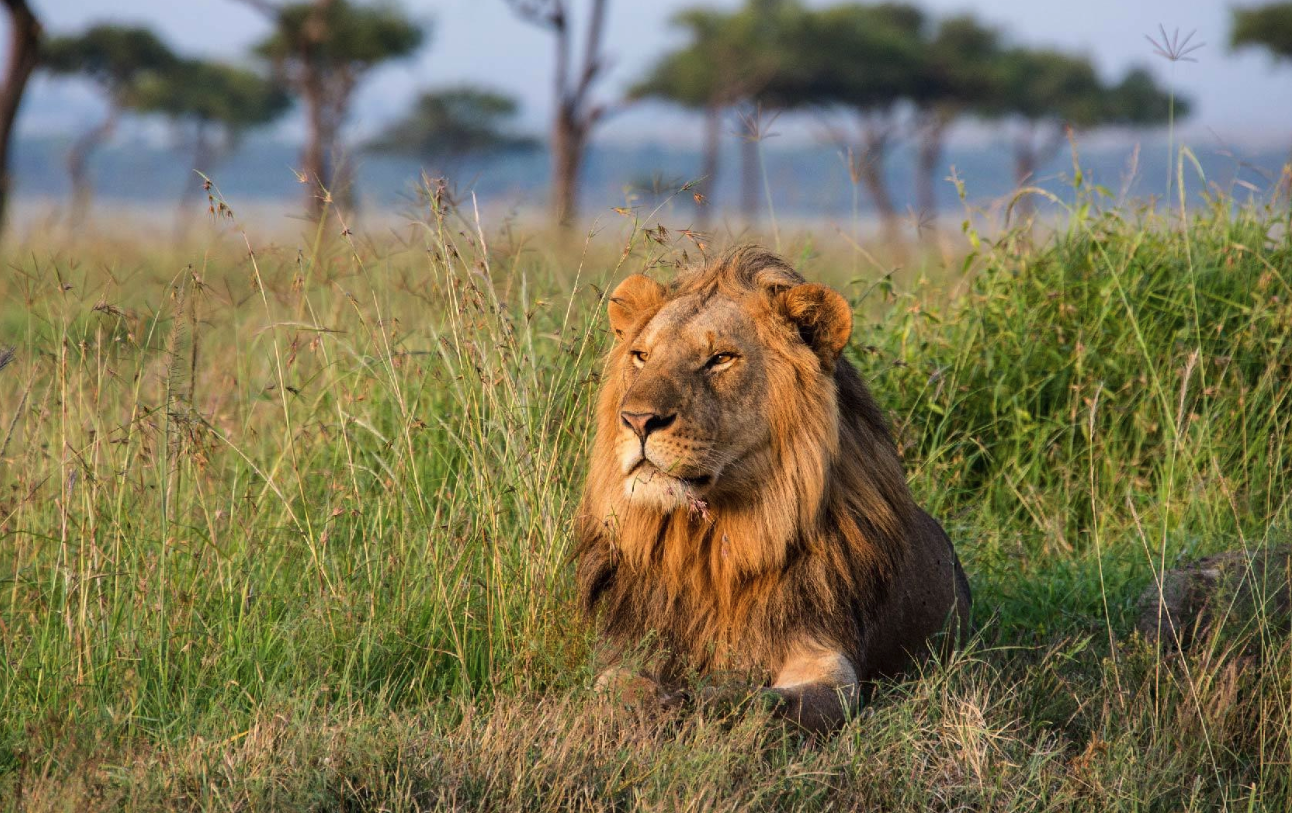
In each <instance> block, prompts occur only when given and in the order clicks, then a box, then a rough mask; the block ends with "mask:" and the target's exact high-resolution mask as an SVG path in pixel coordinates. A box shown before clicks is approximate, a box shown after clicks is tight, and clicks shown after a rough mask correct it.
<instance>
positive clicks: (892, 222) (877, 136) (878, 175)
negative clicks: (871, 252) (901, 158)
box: [858, 126, 900, 245]
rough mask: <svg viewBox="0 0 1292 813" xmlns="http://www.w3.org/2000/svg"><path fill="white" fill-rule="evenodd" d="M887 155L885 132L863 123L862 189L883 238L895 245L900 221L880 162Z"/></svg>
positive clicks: (886, 134) (883, 160)
mask: <svg viewBox="0 0 1292 813" xmlns="http://www.w3.org/2000/svg"><path fill="white" fill-rule="evenodd" d="M887 158H888V133H887V132H886V131H884V130H881V129H880V128H879V127H878V126H867V127H865V128H864V130H863V133H862V144H861V163H860V166H859V167H858V170H859V171H858V174H859V175H860V177H861V182H862V184H863V185H864V186H865V187H866V193H867V194H869V195H870V199H871V201H872V202H873V203H874V204H875V211H876V212H878V213H879V220H880V223H881V225H882V227H883V231H884V239H885V240H886V241H888V243H889V244H890V245H896V243H897V240H898V238H899V236H900V224H899V223H898V218H897V207H896V206H895V205H893V196H892V194H890V193H889V191H888V178H887V177H886V176H885V175H884V166H885V163H886V161H887Z"/></svg>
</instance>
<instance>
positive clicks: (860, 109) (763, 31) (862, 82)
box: [631, 0, 1187, 232]
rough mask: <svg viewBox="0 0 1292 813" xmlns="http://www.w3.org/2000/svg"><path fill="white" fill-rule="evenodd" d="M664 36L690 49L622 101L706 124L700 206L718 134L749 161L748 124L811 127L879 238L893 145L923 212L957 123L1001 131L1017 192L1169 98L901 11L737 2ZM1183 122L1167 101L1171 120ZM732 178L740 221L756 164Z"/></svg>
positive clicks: (1144, 119) (977, 26) (1164, 106)
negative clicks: (979, 123)
mask: <svg viewBox="0 0 1292 813" xmlns="http://www.w3.org/2000/svg"><path fill="white" fill-rule="evenodd" d="M675 22H676V24H677V25H678V26H679V27H681V28H683V29H684V30H685V31H686V33H687V34H688V42H686V44H684V45H683V46H682V47H681V48H679V49H678V50H676V51H674V52H672V53H669V54H666V55H665V56H664V57H663V58H661V60H660V61H659V62H658V63H656V65H655V66H654V68H653V70H652V71H651V72H650V73H649V74H648V75H647V76H646V77H645V78H644V79H643V80H642V81H641V82H640V83H638V84H637V85H636V86H634V87H633V88H632V91H631V94H632V95H633V96H634V97H636V98H654V99H662V100H665V101H670V102H674V103H676V104H679V105H681V106H683V107H687V108H690V109H693V110H699V111H702V112H703V113H704V116H705V133H706V135H705V138H704V144H705V153H706V155H705V158H704V161H703V167H704V170H703V173H704V175H705V176H706V182H705V185H704V188H705V189H706V190H707V191H708V194H709V197H710V199H711V198H712V190H713V188H714V185H715V180H716V176H717V173H718V151H719V136H718V133H719V132H720V131H721V130H722V128H723V126H724V125H723V121H724V120H726V121H727V123H728V124H727V126H729V127H733V126H734V128H735V129H744V130H746V132H744V133H742V137H743V140H744V143H745V149H746V150H752V149H755V146H754V141H755V140H756V138H757V133H754V132H748V130H749V129H750V128H749V126H748V124H747V123H748V122H750V121H751V120H753V118H754V117H755V116H756V115H758V114H761V115H764V116H765V115H767V114H768V113H772V114H775V113H778V112H781V111H789V110H798V111H807V112H811V113H812V114H814V115H815V116H816V117H817V119H818V120H819V121H820V122H821V123H822V125H823V126H824V128H825V130H826V132H827V134H828V137H829V138H830V140H831V141H833V142H835V143H836V144H837V145H838V146H839V147H840V150H841V152H842V153H843V154H844V155H846V157H847V159H848V167H849V171H850V173H851V174H852V177H853V178H854V180H855V181H856V182H857V183H858V184H860V185H861V186H862V187H864V189H865V190H866V192H867V194H868V196H869V198H870V200H871V202H872V204H873V205H874V207H875V210H876V211H877V212H878V214H879V216H880V218H881V219H882V220H883V222H884V225H885V227H886V228H887V229H888V230H889V231H890V232H891V231H893V230H895V229H896V228H897V221H898V211H897V207H896V205H895V203H894V198H893V195H892V193H891V190H890V189H889V186H888V180H887V174H886V168H887V161H888V158H889V156H890V154H891V152H892V149H893V147H894V145H895V144H896V143H897V142H899V141H901V140H904V139H908V138H909V139H913V140H915V142H916V143H917V150H916V174H917V179H916V188H917V194H916V199H917V201H918V205H919V207H920V209H921V210H924V211H927V212H933V211H935V210H936V182H937V175H938V173H940V172H941V171H942V169H943V167H942V153H943V145H944V142H945V138H946V134H947V132H948V130H949V129H950V128H951V127H952V126H953V125H954V124H955V123H956V122H957V121H959V120H960V119H962V118H965V117H970V116H973V117H976V118H978V119H981V120H984V121H995V122H1000V123H1002V124H1003V125H1005V126H1007V127H1008V129H1009V130H1010V132H1011V136H1012V138H1011V140H1012V144H1013V151H1014V167H1015V180H1016V181H1017V183H1018V184H1020V185H1023V184H1026V183H1027V182H1028V181H1029V179H1031V178H1032V177H1033V176H1034V175H1035V173H1036V170H1037V168H1038V167H1039V166H1040V165H1042V164H1043V163H1045V162H1046V161H1048V160H1049V159H1050V158H1051V157H1052V155H1053V153H1054V152H1055V150H1057V149H1058V147H1059V146H1060V145H1061V143H1062V140H1063V138H1064V136H1065V134H1066V133H1067V131H1069V130H1083V129H1088V128H1093V127H1099V126H1105V125H1117V126H1130V127H1134V126H1143V125H1150V124H1157V123H1159V122H1164V121H1165V120H1166V118H1167V112H1168V103H1169V102H1168V99H1169V95H1168V93H1167V92H1166V91H1165V90H1163V89H1161V88H1159V87H1158V86H1157V84H1156V83H1155V82H1154V80H1153V78H1152V76H1151V75H1150V74H1149V73H1148V72H1147V71H1146V70H1144V69H1142V68H1137V69H1133V70H1131V71H1130V72H1128V73H1127V74H1126V75H1125V76H1124V77H1123V78H1122V79H1121V80H1120V81H1118V82H1116V83H1112V84H1109V83H1105V82H1103V81H1102V80H1101V79H1100V77H1099V75H1098V73H1097V72H1096V70H1095V68H1094V66H1093V64H1092V63H1091V62H1090V60H1089V59H1088V58H1087V57H1084V56H1080V55H1075V54H1066V53H1062V52H1059V51H1055V50H1051V49H1036V48H1029V47H1024V46H1019V45H1013V44H1010V43H1008V42H1007V41H1006V39H1005V37H1004V35H1003V34H1002V33H1001V32H1000V31H998V30H996V29H994V28H991V27H989V26H986V25H984V24H983V23H981V22H979V21H977V20H976V19H974V18H973V17H970V16H955V17H950V18H946V19H942V20H932V19H930V18H929V17H928V16H927V15H925V14H924V13H923V12H922V11H920V9H918V8H916V7H915V6H912V5H908V4H905V3H877V4H860V3H843V4H839V5H836V6H830V7H826V8H822V9H809V8H806V7H804V6H802V5H800V4H799V3H797V2H794V1H793V0H749V2H747V3H746V5H745V6H744V7H742V8H739V9H736V10H734V11H730V12H716V11H700V10H690V11H685V12H682V13H681V14H679V15H678V16H677V17H676V19H675ZM1185 110H1187V104H1186V103H1184V102H1183V101H1181V100H1177V102H1176V111H1177V114H1180V113H1181V112H1183V111H1185ZM742 164H743V171H742V186H743V189H744V192H743V193H742V196H741V200H742V208H744V209H745V214H746V216H747V217H752V216H753V215H754V211H753V210H754V209H755V208H756V207H757V205H758V195H757V193H756V192H755V191H753V190H754V189H755V187H756V185H757V178H756V177H754V174H753V173H752V172H751V169H754V170H756V163H754V162H751V161H748V160H745V161H742Z"/></svg>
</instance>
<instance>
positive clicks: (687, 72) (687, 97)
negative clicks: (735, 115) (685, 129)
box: [628, 8, 761, 109]
mask: <svg viewBox="0 0 1292 813" xmlns="http://www.w3.org/2000/svg"><path fill="white" fill-rule="evenodd" d="M737 13H738V12H737ZM737 13H729V12H725V11H718V10H714V9H707V8H695V9H686V10H683V11H682V12H680V13H678V14H676V15H674V17H673V25H674V26H675V27H677V28H682V29H685V30H686V32H687V33H688V34H689V37H690V39H689V42H688V43H687V44H686V45H684V46H682V47H681V48H679V49H678V50H676V51H672V52H670V53H668V54H665V55H664V56H663V57H662V58H661V59H660V60H659V61H658V62H656V63H655V65H654V66H653V67H652V68H651V70H650V72H649V73H647V75H646V76H645V78H643V79H642V80H641V81H640V82H638V83H637V84H635V85H633V86H632V87H631V88H630V89H629V91H628V96H629V98H632V99H645V98H657V99H664V100H667V101H671V102H675V103H677V104H680V105H682V106H683V107H689V108H693V109H700V108H706V107H711V106H725V105H729V104H732V103H734V102H736V101H738V100H739V99H740V98H741V97H742V96H744V95H746V94H748V93H749V92H751V91H753V90H755V89H756V88H757V86H758V85H759V84H761V82H760V81H759V79H758V76H757V74H758V69H757V65H756V64H755V61H751V60H750V59H749V58H748V57H749V56H750V50H751V49H750V48H749V47H748V44H747V43H744V42H741V41H740V36H739V35H740V31H739V30H738V26H737V25H736V15H737Z"/></svg>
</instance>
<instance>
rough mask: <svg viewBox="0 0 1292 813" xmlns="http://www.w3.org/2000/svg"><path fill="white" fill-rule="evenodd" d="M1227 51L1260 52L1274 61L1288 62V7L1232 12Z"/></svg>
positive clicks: (1291, 14) (1291, 48)
mask: <svg viewBox="0 0 1292 813" xmlns="http://www.w3.org/2000/svg"><path fill="white" fill-rule="evenodd" d="M1233 14H1234V17H1233V24H1234V27H1233V30H1232V31H1231V32H1230V35H1229V44H1230V47H1231V48H1234V49H1239V48H1248V47H1252V46H1256V47H1260V48H1264V49H1265V50H1267V51H1269V52H1270V53H1271V54H1272V55H1273V56H1275V57H1276V58H1281V59H1292V3H1271V4H1269V5H1266V6H1259V7H1257V8H1236V9H1234V10H1233Z"/></svg>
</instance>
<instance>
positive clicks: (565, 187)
mask: <svg viewBox="0 0 1292 813" xmlns="http://www.w3.org/2000/svg"><path fill="white" fill-rule="evenodd" d="M234 1H235V2H242V3H243V4H245V5H248V6H251V7H252V8H254V9H256V10H258V11H259V12H260V13H262V14H263V15H264V16H265V18H266V19H267V20H268V21H269V22H270V23H271V31H270V33H269V34H268V35H267V36H266V37H265V38H264V39H263V40H262V41H261V42H259V43H258V44H257V45H256V46H255V47H254V48H253V50H252V52H251V53H250V54H248V58H247V59H246V61H245V64H230V63H223V62H215V61H206V60H198V59H193V58H189V57H186V56H183V55H180V54H177V53H175V52H174V51H173V50H172V49H171V48H170V47H169V46H168V45H167V44H166V43H165V42H163V41H162V40H161V39H159V38H158V37H157V36H156V35H155V34H153V33H152V32H150V31H149V30H147V29H146V28H139V27H128V26H120V25H107V24H103V25H96V26H93V27H91V28H89V29H88V30H86V31H83V32H81V33H78V34H73V35H63V36H55V37H46V36H45V34H44V33H43V31H42V29H41V25H40V22H39V20H37V19H36V17H35V15H34V14H33V13H32V10H31V9H30V7H29V6H28V3H27V0H3V2H4V3H5V6H6V9H7V11H8V14H9V20H10V37H9V51H8V59H7V64H6V67H5V74H4V80H3V85H2V86H0V226H2V224H3V220H4V212H5V204H6V202H7V199H8V193H9V191H10V186H11V178H10V170H9V165H10V157H9V146H10V142H11V140H12V139H11V134H12V131H13V125H14V121H15V119H16V116H17V112H18V109H19V106H20V104H21V99H22V96H23V91H24V88H25V86H26V84H27V80H28V78H29V77H30V76H31V75H32V73H33V72H34V71H36V70H41V69H43V70H46V71H48V72H50V73H52V74H58V75H65V76H77V77H80V78H82V79H86V80H89V81H90V82H91V83H92V84H93V85H94V86H95V87H96V88H97V89H98V90H99V93H100V95H101V96H102V98H103V100H104V102H105V104H106V111H107V112H106V114H105V115H104V117H103V119H102V120H101V121H99V122H96V123H95V124H94V125H93V126H91V127H89V128H87V129H86V130H85V131H83V132H82V133H81V134H80V135H79V136H78V137H77V138H76V139H75V141H74V142H73V144H72V146H71V148H70V149H69V151H68V157H67V166H68V174H69V178H70V180H71V186H72V189H73V193H72V199H73V201H72V205H71V207H70V212H71V216H72V218H73V219H74V220H75V219H77V218H79V217H81V216H82V215H83V213H84V212H85V209H86V206H87V205H88V202H89V194H90V178H89V171H88V167H89V160H90V157H91V155H92V154H93V152H94V150H95V149H97V148H98V147H99V146H100V145H101V144H102V143H103V142H104V141H105V140H106V139H107V138H108V137H109V136H110V135H111V134H112V132H113V130H114V129H115V127H116V126H117V123H118V122H119V120H120V119H121V117H122V116H123V115H126V114H131V115H138V116H160V117H164V118H166V119H168V120H169V121H171V122H172V123H173V124H174V128H175V131H176V133H177V138H178V140H179V141H180V142H181V143H182V144H184V145H186V146H185V149H186V151H187V154H188V155H189V156H190V159H189V160H188V161H187V162H186V163H191V164H192V167H191V169H194V170H198V171H202V172H209V170H210V169H211V167H213V166H214V165H215V164H216V163H217V162H218V161H219V159H220V158H221V157H222V156H224V155H227V154H228V153H229V151H230V150H231V149H232V148H233V147H234V146H235V145H236V144H237V143H238V140H239V139H240V138H241V137H242V136H243V135H244V134H246V133H247V132H249V131H251V130H254V129H256V128H261V127H265V126H267V125H270V124H272V123H274V122H276V121H278V120H279V119H280V118H281V117H282V116H283V115H284V114H286V113H287V112H288V111H289V110H291V109H292V108H293V106H295V108H297V109H298V110H300V111H301V113H302V114H303V118H304V120H305V124H306V132H307V137H306V140H305V143H304V145H303V147H302V152H301V159H300V176H301V179H302V181H303V182H304V183H306V184H307V188H308V190H309V192H308V195H307V200H308V207H309V209H310V212H311V213H312V214H313V215H315V216H319V215H321V214H322V213H323V212H324V210H325V208H326V206H327V204H328V201H329V198H330V196H332V195H333V194H334V193H344V191H345V190H346V189H347V188H348V186H349V184H348V183H347V181H346V179H345V178H344V177H343V175H344V173H342V172H339V167H341V166H342V164H341V163H340V162H339V158H340V157H341V156H342V155H343V154H344V150H343V147H344V144H343V140H344V132H345V127H346V125H347V123H348V121H349V119H350V116H351V108H352V105H353V100H354V97H355V93H356V91H357V89H358V88H359V87H360V85H361V84H362V83H363V81H364V80H365V79H366V78H367V77H368V75H369V74H370V73H371V71H372V70H373V69H374V68H376V67H377V66H379V65H382V64H385V63H387V62H390V61H392V60H397V59H403V58H408V57H411V56H412V55H414V54H416V53H417V52H418V51H419V50H420V49H421V48H423V47H425V45H426V43H427V41H428V39H429V35H430V25H429V23H428V22H418V21H414V20H412V19H411V18H410V17H409V16H408V15H407V14H406V13H405V12H403V11H401V10H400V8H399V7H398V6H396V5H392V4H380V5H369V4H365V3H362V2H359V0H298V1H297V2H281V3H279V2H275V0H234ZM504 2H506V3H507V4H508V5H509V6H510V7H511V9H512V10H513V11H514V12H515V13H516V14H517V15H518V16H519V18H520V19H523V20H525V21H527V22H530V23H532V24H534V25H535V26H537V27H539V28H542V29H544V30H546V31H547V32H548V33H549V34H550V35H551V38H552V40H551V41H552V45H553V51H552V55H553V62H554V68H555V70H554V77H555V81H554V88H553V113H552V125H551V130H550V133H549V137H548V140H547V147H548V149H549V151H550V153H551V163H552V181H551V184H552V204H551V210H552V214H553V216H554V218H555V219H556V221H557V222H558V223H561V224H563V225H569V224H572V223H574V222H576V220H577V215H578V190H579V179H580V175H581V170H582V166H583V164H584V163H585V160H586V156H587V148H588V145H589V144H590V143H591V140H592V135H593V132H594V130H595V129H596V127H597V126H598V125H599V124H600V123H601V122H603V121H604V120H605V118H606V116H607V114H608V112H609V111H610V110H612V109H613V108H614V107H615V106H616V105H626V104H631V103H633V102H636V101H640V100H645V99H655V100H663V101H666V102H670V103H673V104H676V105H679V106H681V107H683V108H685V109H687V110H691V111H694V112H696V113H698V114H700V115H701V116H702V119H703V123H704V124H703V140H702V144H703V148H702V153H703V158H702V165H701V168H700V174H701V177H702V180H701V182H700V185H699V189H698V190H697V193H696V195H695V198H696V200H697V201H703V200H705V199H706V197H707V199H708V200H709V201H710V206H711V205H712V204H711V201H712V197H713V190H714V188H715V184H716V180H717V178H718V176H719V172H720V166H719V157H720V154H721V145H722V143H723V138H724V136H725V135H729V134H731V133H733V132H734V133H735V134H736V135H737V136H738V138H739V140H740V143H741V189H742V191H741V196H740V200H741V209H742V210H743V211H744V213H745V214H746V216H747V217H750V218H752V217H754V216H755V215H756V213H757V209H758V205H759V192H758V175H759V170H758V167H759V153H758V150H759V145H758V142H759V140H760V139H761V138H763V137H765V135H766V126H767V124H766V123H767V121H768V120H770V119H772V118H774V117H775V116H776V115H778V114H780V113H783V112H800V113H807V114H809V115H811V116H812V117H813V118H814V119H815V120H816V121H817V122H819V124H820V126H821V129H822V131H823V132H824V133H825V135H826V137H827V138H828V139H829V140H830V141H832V142H834V143H836V144H837V145H838V146H839V148H840V152H841V154H843V155H844V156H845V157H846V159H847V166H848V170H849V173H850V176H851V177H852V179H853V181H854V183H855V184H856V185H857V186H858V187H859V188H862V189H864V190H865V192H866V194H867V196H868V197H869V199H870V201H871V202H872V204H873V205H874V207H875V210H876V211H877V213H878V214H879V216H880V218H881V220H882V222H883V224H884V226H885V228H886V229H888V230H889V231H895V230H896V229H897V228H898V221H899V213H898V210H897V206H896V204H895V202H894V196H893V194H892V192H891V190H890V189H889V188H888V180H887V177H888V176H887V173H886V169H887V162H888V160H889V157H890V155H891V153H892V151H893V149H894V147H895V146H896V145H897V144H899V143H902V142H910V143H912V144H913V145H914V147H915V159H916V160H915V165H916V201H917V204H918V207H919V209H920V210H921V211H924V212H933V211H935V210H936V188H937V181H938V175H939V174H940V173H941V172H943V171H944V168H943V164H944V159H943V151H944V144H945V141H946V137H947V134H948V132H949V131H950V129H951V128H952V127H953V126H955V125H956V124H957V123H958V122H960V121H961V120H963V119H965V118H975V119H977V120H980V121H983V122H993V123H996V124H998V125H999V126H1001V127H1002V128H1004V129H1005V130H1006V131H1007V132H1008V133H1009V139H1010V143H1011V145H1012V151H1013V159H1014V170H1015V180H1016V182H1017V183H1018V184H1019V186H1020V187H1021V186H1023V185H1026V184H1028V183H1029V182H1030V181H1031V179H1032V178H1033V176H1034V175H1035V173H1036V172H1037V170H1038V168H1039V167H1040V166H1042V165H1043V164H1045V163H1046V162H1047V161H1048V160H1050V158H1052V157H1053V155H1054V153H1055V152H1056V151H1057V150H1058V149H1059V147H1060V146H1061V145H1062V143H1063V139H1064V138H1065V136H1066V135H1067V134H1068V133H1071V132H1075V131H1081V130H1088V129H1092V128H1098V127H1109V126H1112V127H1143V126H1149V125H1155V124H1159V123H1162V122H1164V121H1165V120H1166V119H1167V117H1168V116H1169V115H1172V114H1173V115H1174V116H1176V117H1179V116H1182V115H1185V114H1186V113H1187V112H1188V103H1187V101H1186V100H1184V99H1178V98H1175V97H1174V96H1172V95H1171V94H1170V93H1169V91H1167V90H1166V89H1163V88H1162V87H1160V86H1159V85H1158V84H1157V83H1156V82H1155V81H1154V79H1153V78H1152V76H1151V75H1150V74H1149V72H1148V71H1146V70H1144V69H1143V68H1133V69H1131V70H1130V71H1128V72H1127V73H1126V74H1125V75H1124V76H1122V77H1121V78H1120V79H1119V80H1117V81H1115V82H1106V81H1104V80H1103V79H1101V77H1100V76H1099V74H1098V72H1097V71H1096V70H1095V68H1094V66H1093V64H1092V63H1091V61H1090V59H1089V58H1088V57H1086V56H1083V55H1080V54H1070V53H1064V52H1061V51H1057V50H1054V49H1042V48H1032V47H1027V46H1024V45H1019V44H1016V43H1012V42H1010V41H1009V40H1008V38H1007V37H1006V36H1005V35H1004V33H1003V32H1001V31H1000V30H998V29H996V28H993V27H991V26H989V25H986V24H984V23H982V22H980V21H979V20H977V19H975V18H973V17H971V16H967V15H960V16H953V17H947V18H943V19H933V18H930V17H929V16H928V15H926V14H925V13H924V12H922V11H921V10H920V9H919V8H917V7H916V6H914V5H910V4H906V3H900V2H882V3H850V2H845V3H840V4H838V5H834V6H829V7H824V8H808V7H806V6H804V5H803V4H802V3H801V2H799V0H745V4H744V5H743V6H741V7H738V8H736V9H734V10H717V9H711V8H703V7H697V8H692V9H688V10H685V11H683V12H681V13H679V14H677V15H676V16H675V17H674V20H673V22H674V25H676V26H677V27H678V28H679V29H681V31H682V32H683V33H684V34H685V36H686V41H685V42H684V43H683V44H682V45H681V46H680V47H678V48H677V49H675V50H674V51H672V52H670V53H667V54H665V55H663V56H662V57H661V58H660V59H659V60H658V62H657V63H656V64H655V65H654V66H653V67H652V68H651V69H650V70H649V71H648V72H647V73H646V75H644V76H642V77H641V78H640V79H639V80H638V81H637V82H636V83H634V84H633V85H632V86H631V88H630V89H629V91H628V93H627V96H626V98H625V99H624V100H622V101H621V102H618V103H615V104H612V103H610V102H607V101H605V100H603V99H599V98H598V94H597V92H596V86H597V85H598V83H599V82H601V81H602V80H603V79H604V77H605V74H606V70H607V66H608V64H609V63H608V60H607V58H606V56H605V53H604V50H605V45H604V43H603V39H604V35H605V29H606V20H607V17H608V14H609V13H610V0H588V2H587V3H586V6H585V8H586V16H585V17H581V18H580V19H579V20H576V19H575V16H574V15H573V14H572V13H571V9H570V8H569V2H568V1H567V0H504ZM576 22H579V23H581V26H578V27H576V25H575V23H576ZM579 35H581V36H579ZM1230 45H1231V47H1232V48H1235V49H1237V48H1244V47H1249V46H1255V47H1261V48H1264V49H1266V50H1268V51H1269V52H1270V53H1271V54H1272V55H1273V56H1274V57H1275V58H1278V59H1284V60H1292V2H1277V3H1272V4H1268V5H1265V6H1262V7H1259V8H1243V9H1235V10H1233V28H1232V34H1231V42H1230ZM517 114H518V104H517V102H516V101H515V100H514V99H512V98H510V97H508V96H506V95H504V94H501V93H498V92H496V91H493V90H490V89H487V88H478V87H472V86H458V87H450V88H443V89H438V90H427V91H424V92H423V93H422V94H421V95H420V96H419V98H418V99H417V100H416V101H415V102H414V104H413V105H412V108H411V110H410V111H409V113H408V114H407V116H406V117H405V118H403V119H402V120H400V121H398V122H395V123H394V124H393V125H391V126H390V127H389V128H388V129H387V130H386V131H385V132H384V133H382V134H380V135H379V136H377V137H376V138H374V139H372V140H371V141H369V142H368V143H366V144H364V145H362V146H363V147H364V148H366V149H371V150H378V151H391V152H401V153H406V154H410V155H414V156H417V157H419V158H421V159H422V160H426V161H431V162H437V163H438V165H439V166H440V167H441V168H444V167H448V166H450V165H452V164H453V163H454V162H456V161H458V160H460V159H462V158H463V157H465V156H470V155H480V154H487V153H497V152H502V151H511V150H522V149H531V148H534V147H535V146H536V144H537V142H536V140H535V139H534V138H532V137H530V136H528V135H526V134H523V133H520V132H517V131H516V130H515V128H514V121H515V119H516V116H517ZM193 177H194V179H195V181H194V182H200V180H196V179H198V177H199V176H197V175H196V174H195V173H194V174H193ZM700 211H701V216H702V217H703V213H704V212H707V211H708V207H702V208H701V210H700Z"/></svg>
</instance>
